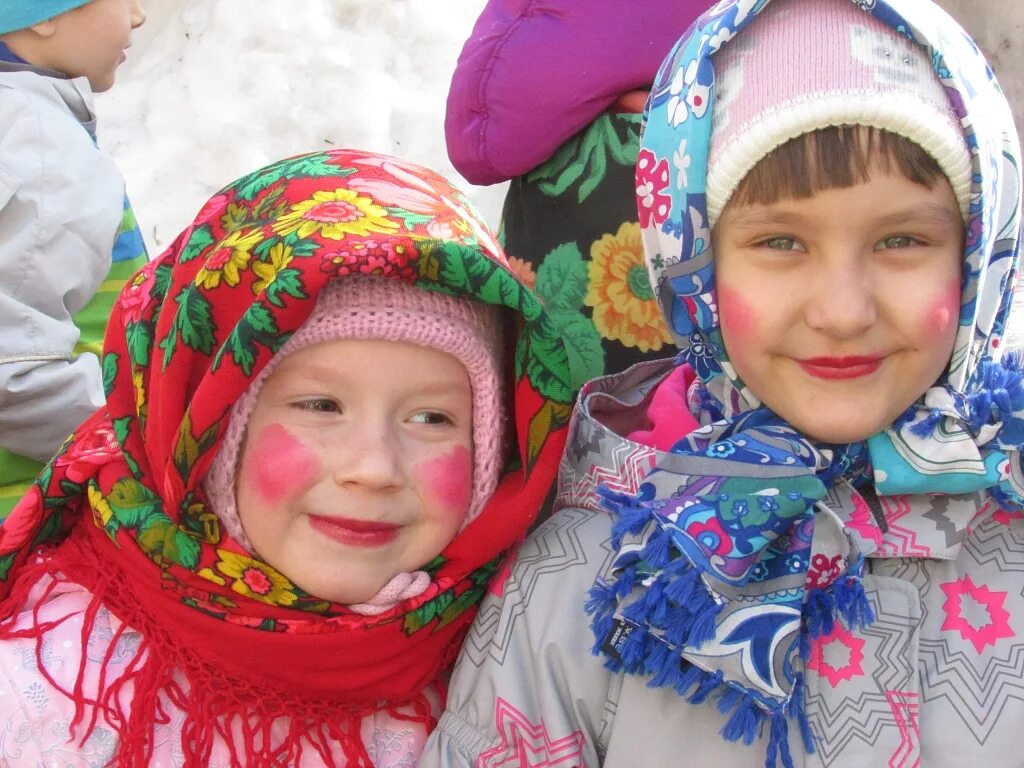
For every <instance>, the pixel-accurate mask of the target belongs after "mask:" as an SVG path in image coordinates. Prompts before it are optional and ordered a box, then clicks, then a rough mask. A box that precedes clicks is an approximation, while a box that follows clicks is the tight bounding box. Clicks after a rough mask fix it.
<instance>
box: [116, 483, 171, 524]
mask: <svg viewBox="0 0 1024 768" xmlns="http://www.w3.org/2000/svg"><path fill="white" fill-rule="evenodd" d="M106 498H107V503H108V504H110V510H111V512H113V513H114V517H115V518H116V519H117V521H118V522H119V523H120V524H121V525H122V526H124V527H125V528H131V529H132V530H135V529H137V528H139V527H140V526H142V525H143V524H144V523H145V522H146V520H148V519H149V518H150V517H152V516H153V515H156V514H162V513H161V512H160V507H161V504H162V501H161V499H160V497H159V496H157V495H156V494H155V493H153V492H152V491H151V490H149V489H148V488H147V487H146V486H144V485H143V484H142V483H140V482H138V481H137V480H133V479H131V478H123V479H121V480H118V481H117V482H116V483H114V487H113V488H111V489H110V493H109V494H108V495H107V497H106Z"/></svg>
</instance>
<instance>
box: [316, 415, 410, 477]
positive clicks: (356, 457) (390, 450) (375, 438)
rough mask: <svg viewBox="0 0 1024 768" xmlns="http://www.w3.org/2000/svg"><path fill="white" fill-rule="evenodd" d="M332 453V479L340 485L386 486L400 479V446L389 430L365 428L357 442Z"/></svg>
mask: <svg viewBox="0 0 1024 768" xmlns="http://www.w3.org/2000/svg"><path fill="white" fill-rule="evenodd" d="M334 453H335V462H334V468H333V476H334V482H335V483H337V484H338V485H339V486H341V487H344V488H363V489H366V490H386V489H389V488H394V487H397V486H398V485H399V484H400V482H401V478H402V473H401V464H400V462H399V454H400V446H399V444H398V440H397V438H396V436H395V435H393V434H391V432H390V431H389V430H386V429H381V428H377V429H365V430H363V431H362V439H360V440H359V441H358V444H357V445H351V446H346V447H345V448H340V449H338V450H335V451H334Z"/></svg>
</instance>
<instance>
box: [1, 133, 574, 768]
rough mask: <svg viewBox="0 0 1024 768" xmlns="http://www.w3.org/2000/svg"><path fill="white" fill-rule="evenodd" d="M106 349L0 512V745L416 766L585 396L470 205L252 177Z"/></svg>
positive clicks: (424, 180)
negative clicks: (44, 457)
mask: <svg viewBox="0 0 1024 768" xmlns="http://www.w3.org/2000/svg"><path fill="white" fill-rule="evenodd" d="M103 369H104V374H105V379H106V387H107V392H108V401H107V406H106V407H105V408H103V409H102V410H100V411H98V412H97V413H96V414H95V415H94V416H93V417H92V418H90V419H89V420H88V421H86V422H85V423H84V424H83V425H82V426H81V427H80V428H79V430H78V431H77V432H76V433H75V434H74V435H73V436H72V437H71V438H70V440H69V441H68V443H67V444H66V445H65V446H64V448H63V449H62V450H61V452H60V453H59V454H58V455H57V456H56V457H55V458H54V459H53V460H52V461H51V462H50V463H49V464H48V465H47V467H46V469H45V470H44V471H43V473H42V474H41V475H40V477H39V478H38V480H37V481H36V483H35V485H34V486H33V487H32V488H31V490H30V491H29V493H28V494H27V495H26V496H25V497H24V498H23V499H22V501H21V502H20V503H19V504H18V506H17V507H16V508H15V511H14V512H13V513H12V515H11V516H10V518H9V519H8V520H7V521H6V522H5V523H4V525H3V526H2V527H0V597H2V602H0V688H2V689H3V690H0V694H3V693H4V692H6V694H7V695H6V696H3V695H0V730H2V733H3V734H5V736H2V737H0V762H2V759H8V760H17V761H18V763H19V764H29V763H31V764H44V763H45V764H49V763H50V762H52V761H53V760H54V759H59V760H60V762H61V764H66V765H79V764H81V765H95V764H97V763H101V764H102V763H106V764H109V765H117V766H142V765H150V764H152V765H156V764H162V765H186V766H207V765H230V766H271V765H273V766H282V765H288V766H297V765H301V766H313V765H328V766H371V765H373V766H406V765H414V764H415V762H416V759H417V757H418V754H419V750H420V748H421V747H422V743H423V741H424V738H425V736H426V734H427V733H428V732H429V730H430V729H431V728H432V726H433V725H434V723H435V720H436V716H437V714H438V712H439V708H440V706H441V705H442V703H443V698H444V686H445V679H446V674H447V670H448V668H449V666H450V665H451V663H452V661H453V659H454V656H455V654H456V652H457V651H458V648H459V644H460V641H461V639H462V637H463V635H464V633H465V631H466V628H467V627H468V624H469V622H470V620H471V619H472V617H473V615H474V612H475V606H476V604H477V602H478V601H479V600H480V598H481V597H482V596H483V594H484V592H485V591H486V590H487V588H488V583H489V582H490V581H491V578H492V576H494V574H495V573H496V572H497V571H498V569H499V565H500V563H501V560H502V557H503V555H504V554H505V553H506V552H507V551H508V550H509V548H510V547H512V546H513V545H514V544H515V543H517V542H518V541H519V540H520V538H521V537H522V536H523V535H524V533H525V531H526V529H527V527H528V526H529V525H530V523H531V522H532V521H533V519H534V517H535V516H536V514H537V512H538V510H539V508H540V505H541V503H542V502H543V500H544V498H545V496H546V494H547V492H548V489H549V487H550V485H551V483H552V480H553V478H554V475H555V470H556V467H557V463H558V458H559V455H560V452H561V448H562V445H563V443H564V437H565V434H564V433H565V428H566V422H567V417H568V414H569V410H570V407H571V401H572V396H573V392H572V390H571V387H570V385H569V383H568V382H569V376H568V370H567V369H568V366H567V360H566V352H565V349H564V347H563V346H562V342H561V340H560V339H559V337H558V336H556V335H555V334H554V333H553V332H552V325H551V323H550V321H549V318H548V316H547V314H546V313H545V311H544V308H543V307H542V306H541V304H540V303H539V301H538V299H537V298H536V296H535V295H534V294H533V293H531V292H530V291H529V289H527V288H525V287H524V286H523V285H522V284H521V283H520V282H518V281H517V279H516V278H515V277H514V276H513V275H512V273H511V272H510V271H509V269H508V265H507V262H506V260H505V257H504V256H503V254H502V253H501V250H500V249H499V247H498V246H497V245H496V244H495V241H494V238H493V237H492V236H491V234H490V233H489V232H488V230H487V228H486V226H485V225H484V224H483V223H482V222H481V220H480V219H479V218H478V217H477V215H476V214H475V213H473V212H472V211H471V209H470V207H469V205H468V203H467V202H466V200H465V198H464V197H463V196H462V195H461V193H459V192H458V191H457V190H455V189H454V188H452V187H451V186H450V185H449V184H448V183H447V182H445V181H444V180H443V179H442V178H440V177H439V176H437V175H436V174H434V173H432V172H430V171H427V170H425V169H422V168H418V167H414V166H410V165H408V164H406V163H403V162H401V161H399V160H396V159H394V158H390V157H385V156H380V155H372V154H367V153H362V152H356V151H344V150H339V151H332V152H325V153H319V154H312V155H305V156H301V157H296V158H292V159H288V160H284V161H281V162H279V163H276V164H274V165H271V166H269V167H267V168H264V169H261V170H259V171H257V172H255V173H253V174H250V175H249V176H246V177H244V178H243V179H240V180H239V181H238V182H236V183H234V184H232V185H231V186H229V187H227V188H226V189H225V190H223V191H222V192H220V193H219V194H217V195H216V196H215V197H214V198H213V199H212V200H210V202H209V203H208V204H207V205H206V206H205V207H204V208H203V210H202V211H201V212H200V213H199V215H198V217H197V218H196V220H195V222H194V223H193V224H192V225H191V227H189V229H187V230H186V231H185V232H184V233H182V235H181V236H180V237H179V238H178V239H177V240H176V241H175V243H174V244H173V245H172V246H171V248H170V249H168V251H167V252H166V253H164V254H163V256H161V257H160V258H159V259H157V260H156V261H154V262H151V263H150V264H149V265H148V266H146V267H145V268H144V269H143V270H142V271H140V272H139V273H138V274H137V275H136V277H135V278H134V280H132V281H131V282H130V283H129V285H128V286H127V287H126V288H125V290H124V291H123V293H122V294H121V297H120V299H119V300H118V302H117V305H116V307H115V309H114V313H113V315H112V317H111V321H110V330H109V331H108V333H107V338H106V343H105V354H104V358H103ZM513 371H514V373H513ZM491 588H492V589H500V584H497V583H496V584H495V585H493V586H492V587H491Z"/></svg>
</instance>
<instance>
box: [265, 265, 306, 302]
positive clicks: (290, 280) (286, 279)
mask: <svg viewBox="0 0 1024 768" xmlns="http://www.w3.org/2000/svg"><path fill="white" fill-rule="evenodd" d="M281 294H284V295H285V296H291V297H292V298H293V299H304V298H306V291H305V290H304V289H303V287H302V273H301V272H299V271H298V270H297V269H282V270H281V271H280V272H278V273H277V274H276V275H274V281H273V282H272V283H271V284H270V285H268V286H267V291H266V293H265V294H264V295H265V296H266V297H267V301H269V302H270V303H271V304H273V305H274V306H275V307H284V298H283V297H282V296H281Z"/></svg>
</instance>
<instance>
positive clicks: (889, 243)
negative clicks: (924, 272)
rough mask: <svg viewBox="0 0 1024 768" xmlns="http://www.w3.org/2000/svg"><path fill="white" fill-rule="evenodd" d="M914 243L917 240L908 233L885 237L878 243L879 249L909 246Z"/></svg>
mask: <svg viewBox="0 0 1024 768" xmlns="http://www.w3.org/2000/svg"><path fill="white" fill-rule="evenodd" d="M916 243H917V241H916V240H915V239H914V238H912V237H910V236H909V235H893V236H892V237H887V238H885V239H884V240H882V242H880V243H879V244H878V245H879V247H880V248H881V249H883V250H886V249H890V248H909V247H911V246H912V245H914V244H916Z"/></svg>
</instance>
